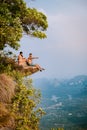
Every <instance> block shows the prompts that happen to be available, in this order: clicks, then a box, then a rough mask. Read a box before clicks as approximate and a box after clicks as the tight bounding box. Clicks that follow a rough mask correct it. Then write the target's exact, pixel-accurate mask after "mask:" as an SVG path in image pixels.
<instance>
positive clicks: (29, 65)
mask: <svg viewBox="0 0 87 130" xmlns="http://www.w3.org/2000/svg"><path fill="white" fill-rule="evenodd" d="M27 65H28V66H35V65H34V64H30V63H28V62H27Z"/></svg>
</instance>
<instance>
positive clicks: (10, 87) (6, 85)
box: [0, 74, 16, 130]
mask: <svg viewBox="0 0 87 130" xmlns="http://www.w3.org/2000/svg"><path fill="white" fill-rule="evenodd" d="M15 86H16V83H15V82H14V80H13V79H12V78H11V77H9V76H8V75H6V74H0V130H13V129H14V125H15V124H14V118H13V116H12V113H11V109H10V106H11V99H12V98H13V96H14V94H15Z"/></svg>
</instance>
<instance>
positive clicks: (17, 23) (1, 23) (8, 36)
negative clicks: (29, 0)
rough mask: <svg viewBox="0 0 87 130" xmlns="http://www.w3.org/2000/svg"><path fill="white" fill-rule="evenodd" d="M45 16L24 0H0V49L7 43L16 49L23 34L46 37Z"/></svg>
mask: <svg viewBox="0 0 87 130" xmlns="http://www.w3.org/2000/svg"><path fill="white" fill-rule="evenodd" d="M47 27H48V23H47V17H46V16H45V15H44V14H43V13H42V12H38V11H37V10H36V9H34V8H28V7H27V6H26V3H25V2H24V0H0V50H3V49H4V48H5V47H6V46H7V45H9V46H10V47H12V48H14V49H16V50H17V49H18V48H19V46H20V44H19V41H20V39H21V37H22V36H23V34H27V35H29V36H34V37H37V38H46V34H45V33H44V31H46V29H47Z"/></svg>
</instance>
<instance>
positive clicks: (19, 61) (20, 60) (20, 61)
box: [18, 51, 26, 66]
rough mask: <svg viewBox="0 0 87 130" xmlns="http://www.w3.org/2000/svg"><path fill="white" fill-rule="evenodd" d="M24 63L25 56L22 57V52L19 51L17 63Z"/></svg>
mask: <svg viewBox="0 0 87 130" xmlns="http://www.w3.org/2000/svg"><path fill="white" fill-rule="evenodd" d="M24 64H26V58H24V57H23V52H22V51H20V54H19V55H18V65H22V66H23V65H24Z"/></svg>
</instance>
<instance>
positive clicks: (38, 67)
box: [27, 53, 45, 71]
mask: <svg viewBox="0 0 87 130" xmlns="http://www.w3.org/2000/svg"><path fill="white" fill-rule="evenodd" d="M33 59H38V57H33V56H32V53H30V54H29V57H28V59H27V64H28V65H29V66H35V67H36V68H37V69H38V70H40V71H42V70H45V69H44V68H41V67H40V66H39V65H38V64H33V62H32V61H33Z"/></svg>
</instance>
